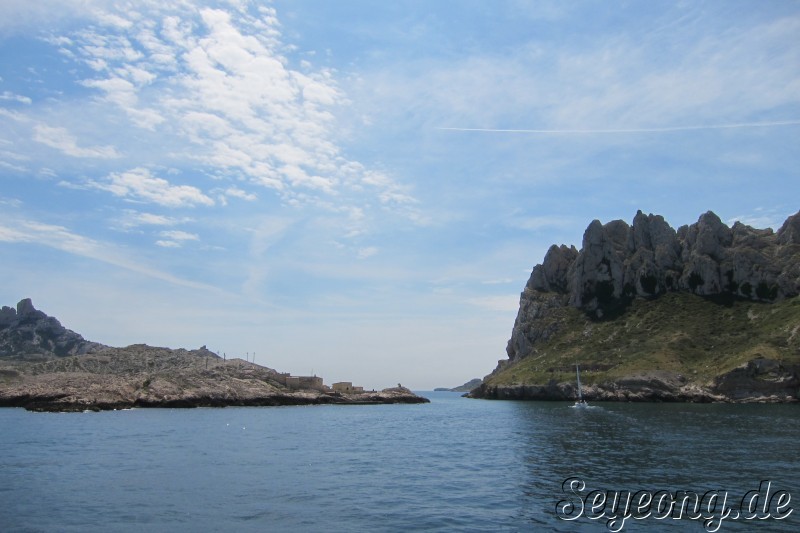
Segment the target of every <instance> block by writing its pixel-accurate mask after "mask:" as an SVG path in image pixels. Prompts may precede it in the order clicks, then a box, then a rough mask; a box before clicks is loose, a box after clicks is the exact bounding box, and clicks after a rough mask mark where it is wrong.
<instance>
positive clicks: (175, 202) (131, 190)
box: [87, 168, 214, 207]
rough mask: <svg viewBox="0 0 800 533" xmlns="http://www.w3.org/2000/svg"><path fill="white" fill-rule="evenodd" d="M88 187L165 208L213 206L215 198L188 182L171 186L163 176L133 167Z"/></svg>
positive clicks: (91, 183)
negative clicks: (187, 183)
mask: <svg viewBox="0 0 800 533" xmlns="http://www.w3.org/2000/svg"><path fill="white" fill-rule="evenodd" d="M87 185H88V186H89V187H92V188H95V189H100V190H104V191H108V192H110V193H112V194H113V195H114V196H118V197H120V198H129V199H131V200H134V201H140V202H147V203H153V204H157V205H162V206H167V207H194V206H196V205H206V206H210V205H214V200H212V199H211V198H209V197H208V196H206V195H205V194H203V192H202V191H201V190H200V189H198V188H197V187H193V186H191V185H172V184H171V183H170V182H169V181H167V180H165V179H164V178H159V177H157V176H153V174H152V173H151V172H150V170H149V169H146V168H134V169H131V170H128V171H126V172H112V173H111V174H109V175H108V176H107V177H106V179H104V180H102V181H89V182H88V184H87Z"/></svg>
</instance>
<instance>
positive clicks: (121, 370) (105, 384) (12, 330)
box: [0, 299, 429, 411]
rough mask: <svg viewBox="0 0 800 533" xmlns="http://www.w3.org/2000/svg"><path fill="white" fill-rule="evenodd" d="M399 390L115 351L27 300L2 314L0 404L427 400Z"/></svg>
mask: <svg viewBox="0 0 800 533" xmlns="http://www.w3.org/2000/svg"><path fill="white" fill-rule="evenodd" d="M428 401H429V400H428V399H427V398H423V397H421V396H417V395H416V394H414V393H412V392H411V391H410V390H408V389H407V388H405V387H401V386H399V385H398V387H394V388H388V389H383V390H382V391H371V392H370V391H364V390H363V389H362V388H361V387H353V386H352V384H351V383H349V382H342V383H334V384H333V385H332V386H331V387H328V386H326V385H324V384H323V380H322V378H320V377H317V376H291V375H289V374H286V373H281V372H278V371H276V370H273V369H271V368H267V367H264V366H260V365H257V364H255V363H251V362H247V361H244V360H242V359H225V358H222V357H219V356H218V355H217V354H215V353H213V352H211V351H209V350H207V349H206V348H205V346H203V347H201V348H199V349H197V350H184V349H177V350H173V349H169V348H155V347H151V346H147V345H144V344H137V345H132V346H128V347H126V348H113V347H109V346H104V345H102V344H99V343H96V342H90V341H87V340H85V339H84V338H83V337H82V336H81V335H79V334H77V333H75V332H74V331H71V330H69V329H66V328H65V327H63V326H62V325H61V323H60V322H59V321H58V320H56V319H55V318H53V317H50V316H47V315H46V314H45V313H43V312H42V311H39V310H37V309H35V308H34V306H33V304H32V302H31V301H30V299H24V300H22V301H20V302H19V304H17V307H16V309H14V308H11V307H5V306H4V307H3V308H2V309H1V310H0V407H24V408H26V409H28V410H33V411H86V410H91V411H100V410H110V409H126V408H132V407H225V406H234V405H236V406H276V405H316V404H350V405H363V404H386V403H427V402H428Z"/></svg>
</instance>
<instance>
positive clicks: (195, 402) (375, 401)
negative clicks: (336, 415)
mask: <svg viewBox="0 0 800 533" xmlns="http://www.w3.org/2000/svg"><path fill="white" fill-rule="evenodd" d="M428 402H429V400H428V399H427V398H423V397H421V396H417V395H416V394H414V393H412V392H411V391H407V392H399V391H379V392H371V393H362V394H341V393H315V392H308V391H302V392H286V393H274V394H268V395H264V396H253V397H245V398H235V397H224V396H217V395H200V396H197V395H187V396H181V397H171V398H160V399H146V398H129V399H123V400H119V399H104V398H101V397H93V398H85V397H83V398H72V397H64V396H62V395H61V394H60V393H55V394H53V395H49V396H48V395H27V394H25V393H21V394H19V395H15V396H12V397H7V396H6V397H4V398H2V399H0V407H22V408H25V409H26V410H28V411H35V412H53V413H55V412H58V413H73V412H86V411H95V412H99V411H119V410H123V409H135V408H170V409H191V408H198V407H277V406H289V405H380V404H416V403H428Z"/></svg>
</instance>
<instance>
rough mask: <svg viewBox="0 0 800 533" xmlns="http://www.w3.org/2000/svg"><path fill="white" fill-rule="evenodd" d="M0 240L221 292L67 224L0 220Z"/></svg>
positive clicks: (186, 285)
mask: <svg viewBox="0 0 800 533" xmlns="http://www.w3.org/2000/svg"><path fill="white" fill-rule="evenodd" d="M0 241H3V242H12V243H13V242H15V243H31V244H38V245H41V246H46V247H48V248H52V249H55V250H60V251H62V252H65V253H69V254H72V255H77V256H81V257H88V258H91V259H94V260H97V261H101V262H104V263H108V264H111V265H114V266H117V267H120V268H123V269H126V270H130V271H132V272H136V273H138V274H142V275H144V276H147V277H150V278H154V279H158V280H161V281H165V282H168V283H171V284H175V285H180V286H183V287H189V288H195V289H203V290H210V291H218V289H217V288H215V287H213V286H210V285H207V284H205V283H198V282H194V281H189V280H186V279H182V278H179V277H177V276H174V275H172V274H170V273H167V272H163V271H160V270H157V269H155V268H151V267H149V266H148V265H147V264H146V263H145V262H143V261H142V260H141V259H139V258H137V259H133V258H131V257H129V254H128V253H127V252H126V251H125V250H124V249H121V248H120V247H118V246H116V245H113V244H108V243H104V242H101V241H97V240H95V239H92V238H89V237H86V236H83V235H80V234H77V233H75V232H73V231H70V230H69V229H68V228H66V227H64V226H59V225H54V224H46V223H42V222H38V221H33V220H18V221H15V222H14V224H13V225H12V224H9V223H6V222H0Z"/></svg>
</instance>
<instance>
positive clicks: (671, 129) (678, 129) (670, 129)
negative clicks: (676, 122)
mask: <svg viewBox="0 0 800 533" xmlns="http://www.w3.org/2000/svg"><path fill="white" fill-rule="evenodd" d="M798 125H800V120H783V121H775V122H743V123H738V124H707V125H696V126H670V127H663V128H657V127H656V128H616V129H578V130H569V129H563V130H561V129H556V130H526V129H498V128H456V127H452V128H451V127H440V128H436V129H437V130H444V131H465V132H479V133H539V134H556V135H570V134H578V135H584V134H585V135H593V134H603V133H672V132H682V131H694V130H727V129H739V128H771V127H778V126H798Z"/></svg>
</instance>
